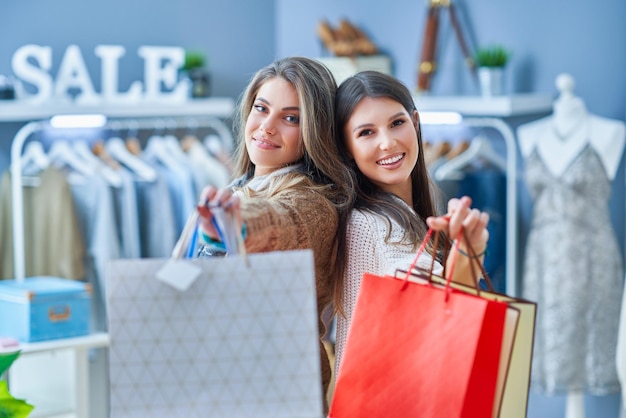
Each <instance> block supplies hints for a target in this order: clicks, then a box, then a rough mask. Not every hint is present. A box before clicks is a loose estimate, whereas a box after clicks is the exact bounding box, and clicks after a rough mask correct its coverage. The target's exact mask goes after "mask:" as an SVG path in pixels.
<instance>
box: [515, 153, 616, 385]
mask: <svg viewBox="0 0 626 418" xmlns="http://www.w3.org/2000/svg"><path fill="white" fill-rule="evenodd" d="M526 181H527V183H528V186H529V190H530V192H531V195H532V196H533V199H534V210H533V220H532V224H531V230H530V233H529V236H528V242H527V247H526V255H525V260H524V274H523V291H524V297H526V298H528V299H530V300H534V301H536V302H537V306H538V308H537V324H536V325H537V328H536V335H535V348H534V353H533V365H532V374H531V376H532V382H533V385H535V386H536V387H537V388H539V389H540V390H542V391H544V392H546V393H567V392H569V391H571V390H578V391H582V392H587V393H593V394H597V395H603V394H607V393H614V392H617V391H619V389H620V384H619V381H618V377H617V371H616V367H615V347H616V345H617V329H618V326H619V314H620V305H621V295H622V280H623V278H624V273H623V268H622V257H621V255H620V251H619V247H618V243H617V240H616V238H615V235H614V231H613V229H612V226H611V219H610V216H609V211H608V203H607V202H608V198H609V195H610V192H611V184H610V181H609V179H608V178H607V176H606V172H605V170H604V167H603V165H602V163H601V161H600V159H599V158H598V155H597V153H596V152H595V150H594V149H593V148H592V147H591V146H588V147H586V148H585V149H584V150H583V151H582V153H580V154H579V156H578V157H577V158H576V159H575V160H574V161H573V162H572V164H571V165H570V166H569V167H568V168H567V170H566V171H565V172H564V173H563V175H562V176H561V177H558V178H557V177H554V176H553V175H552V173H551V172H550V171H549V170H548V169H547V168H546V166H545V164H544V162H543V161H542V160H541V157H540V156H539V154H538V153H537V152H536V151H534V152H533V153H532V154H531V155H530V156H529V157H528V158H527V160H526Z"/></svg>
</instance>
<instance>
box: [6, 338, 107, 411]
mask: <svg viewBox="0 0 626 418" xmlns="http://www.w3.org/2000/svg"><path fill="white" fill-rule="evenodd" d="M108 346H109V335H108V334H106V333H95V334H91V335H87V336H84V337H75V338H62V339H58V340H50V341H42V342H36V343H21V344H20V345H19V349H20V350H21V354H20V357H19V358H18V360H17V361H16V362H15V363H14V364H13V365H12V366H11V368H10V369H9V372H8V377H9V383H10V386H11V392H12V394H13V395H14V396H15V397H17V398H20V399H25V400H26V401H27V402H29V403H30V404H32V405H35V409H34V410H33V412H32V416H33V418H35V417H59V418H60V417H76V418H78V417H89V416H90V413H89V411H90V402H89V400H90V396H89V393H90V388H89V357H88V356H89V351H90V350H91V349H95V348H106V347H108ZM44 370H45V371H44Z"/></svg>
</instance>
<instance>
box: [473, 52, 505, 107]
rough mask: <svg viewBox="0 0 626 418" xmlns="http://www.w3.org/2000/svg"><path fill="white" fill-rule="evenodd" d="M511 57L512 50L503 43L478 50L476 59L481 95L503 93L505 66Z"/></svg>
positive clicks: (498, 94)
mask: <svg viewBox="0 0 626 418" xmlns="http://www.w3.org/2000/svg"><path fill="white" fill-rule="evenodd" d="M510 57H511V52H510V51H508V50H507V49H505V48H504V47H503V46H501V45H496V44H494V45H490V46H487V47H483V48H478V49H477V50H476V54H475V61H476V65H477V66H478V80H479V81H480V94H481V96H483V97H492V96H500V95H501V94H502V93H503V91H504V68H505V67H506V65H507V63H508V62H509V59H510Z"/></svg>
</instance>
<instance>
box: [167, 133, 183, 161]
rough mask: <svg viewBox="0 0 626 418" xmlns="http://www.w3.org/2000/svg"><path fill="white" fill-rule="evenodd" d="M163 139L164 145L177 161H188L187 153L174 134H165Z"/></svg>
mask: <svg viewBox="0 0 626 418" xmlns="http://www.w3.org/2000/svg"><path fill="white" fill-rule="evenodd" d="M163 141H164V142H165V147H166V148H167V149H168V150H169V151H170V154H171V155H172V156H173V157H174V158H176V160H177V161H178V162H181V163H183V164H186V163H187V162H188V161H189V159H188V157H187V154H185V151H183V148H182V145H181V143H180V141H179V140H178V138H176V136H174V135H171V134H170V135H165V136H164V137H163Z"/></svg>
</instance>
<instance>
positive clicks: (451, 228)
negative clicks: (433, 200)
mask: <svg viewBox="0 0 626 418" xmlns="http://www.w3.org/2000/svg"><path fill="white" fill-rule="evenodd" d="M471 206H472V199H471V198H469V197H467V196H463V197H462V198H460V199H456V198H454V199H450V200H449V201H448V213H447V214H445V215H443V216H437V217H435V216H431V217H429V218H428V219H426V224H427V225H428V226H429V227H430V228H432V229H433V230H435V231H444V232H445V233H446V234H447V235H448V236H449V237H450V238H453V239H456V238H457V237H458V236H459V232H461V230H464V231H465V236H464V237H463V238H462V239H461V241H460V242H459V245H460V249H461V251H464V252H465V254H468V244H469V245H470V246H471V247H472V249H473V250H474V252H475V253H476V254H483V253H484V251H485V249H486V248H487V241H488V240H489V231H488V230H487V224H488V223H489V214H488V213H486V212H481V211H479V210H478V209H472V208H471ZM466 237H467V239H468V240H469V243H468V242H466V241H465V238H466Z"/></svg>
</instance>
